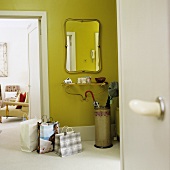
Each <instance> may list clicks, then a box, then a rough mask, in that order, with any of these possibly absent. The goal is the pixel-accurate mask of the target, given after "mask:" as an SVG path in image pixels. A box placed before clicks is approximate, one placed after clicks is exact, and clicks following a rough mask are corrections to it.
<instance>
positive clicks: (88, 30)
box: [64, 19, 101, 73]
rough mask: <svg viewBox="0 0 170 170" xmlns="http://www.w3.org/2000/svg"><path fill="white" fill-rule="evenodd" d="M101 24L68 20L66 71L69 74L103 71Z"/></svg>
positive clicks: (92, 21)
mask: <svg viewBox="0 0 170 170" xmlns="http://www.w3.org/2000/svg"><path fill="white" fill-rule="evenodd" d="M100 27H101V26H100V22H99V20H97V19H67V20H66V21H65V24H64V32H65V66H64V67H65V69H66V71H67V72H68V73H81V72H82V73H83V72H85V73H98V72H100V71H101V47H100Z"/></svg>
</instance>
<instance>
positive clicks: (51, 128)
mask: <svg viewBox="0 0 170 170" xmlns="http://www.w3.org/2000/svg"><path fill="white" fill-rule="evenodd" d="M58 129H59V122H41V123H39V122H38V147H37V152H38V153H47V152H51V151H54V146H55V134H57V133H58Z"/></svg>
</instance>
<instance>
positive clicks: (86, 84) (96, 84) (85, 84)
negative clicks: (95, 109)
mask: <svg viewBox="0 0 170 170" xmlns="http://www.w3.org/2000/svg"><path fill="white" fill-rule="evenodd" d="M107 84H108V82H103V83H96V82H94V83H93V82H92V83H69V84H67V83H62V86H64V87H65V92H66V93H67V94H71V95H78V96H81V97H82V99H83V100H86V97H85V96H84V95H82V94H80V93H71V92H70V91H69V90H70V89H71V87H74V86H77V87H78V86H101V87H104V86H105V85H107ZM104 91H105V90H104ZM104 91H103V90H102V92H104ZM99 93H101V92H99Z"/></svg>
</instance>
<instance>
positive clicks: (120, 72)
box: [116, 0, 124, 170]
mask: <svg viewBox="0 0 170 170" xmlns="http://www.w3.org/2000/svg"><path fill="white" fill-rule="evenodd" d="M116 9H117V44H118V73H119V74H118V75H119V77H118V79H119V121H120V123H119V126H120V169H121V170H124V154H123V153H124V152H123V146H124V144H123V142H124V141H123V113H124V110H123V102H122V99H123V96H122V93H123V82H122V68H123V67H122V62H121V61H122V54H121V22H120V20H121V16H120V0H116Z"/></svg>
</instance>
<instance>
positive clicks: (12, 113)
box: [0, 93, 29, 123]
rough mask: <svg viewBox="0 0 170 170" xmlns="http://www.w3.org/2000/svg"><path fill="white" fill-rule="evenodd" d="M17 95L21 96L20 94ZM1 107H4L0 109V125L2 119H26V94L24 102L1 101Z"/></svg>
mask: <svg viewBox="0 0 170 170" xmlns="http://www.w3.org/2000/svg"><path fill="white" fill-rule="evenodd" d="M19 95H20V96H21V94H19ZM3 105H4V107H2V108H1V109H0V123H2V117H22V118H26V119H28V114H29V103H28V93H27V94H26V98H25V99H24V101H15V102H13V101H3Z"/></svg>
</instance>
